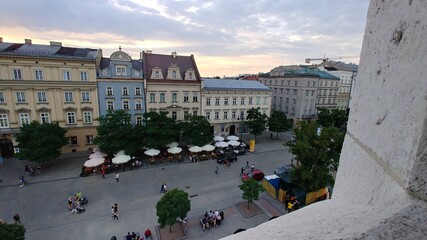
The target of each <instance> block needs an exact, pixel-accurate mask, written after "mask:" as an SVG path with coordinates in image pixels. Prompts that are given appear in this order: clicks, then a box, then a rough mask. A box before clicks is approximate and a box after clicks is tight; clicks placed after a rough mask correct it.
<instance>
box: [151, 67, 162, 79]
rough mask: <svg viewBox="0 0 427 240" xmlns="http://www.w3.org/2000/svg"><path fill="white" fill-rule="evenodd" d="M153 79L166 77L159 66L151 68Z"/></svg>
mask: <svg viewBox="0 0 427 240" xmlns="http://www.w3.org/2000/svg"><path fill="white" fill-rule="evenodd" d="M151 79H164V77H163V73H162V69H161V68H159V67H155V68H153V70H151Z"/></svg>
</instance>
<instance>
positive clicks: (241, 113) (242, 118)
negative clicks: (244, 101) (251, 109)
mask: <svg viewBox="0 0 427 240" xmlns="http://www.w3.org/2000/svg"><path fill="white" fill-rule="evenodd" d="M240 120H245V112H244V111H240Z"/></svg>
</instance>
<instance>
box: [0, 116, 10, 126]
mask: <svg viewBox="0 0 427 240" xmlns="http://www.w3.org/2000/svg"><path fill="white" fill-rule="evenodd" d="M8 127H9V120H8V119H7V114H0V128H8Z"/></svg>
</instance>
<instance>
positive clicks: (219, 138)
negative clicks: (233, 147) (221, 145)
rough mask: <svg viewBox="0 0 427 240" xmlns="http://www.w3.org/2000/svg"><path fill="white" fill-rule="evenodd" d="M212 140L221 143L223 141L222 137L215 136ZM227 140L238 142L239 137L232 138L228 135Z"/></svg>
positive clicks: (232, 136)
mask: <svg viewBox="0 0 427 240" xmlns="http://www.w3.org/2000/svg"><path fill="white" fill-rule="evenodd" d="M213 139H214V141H215V142H222V141H224V137H221V136H215V137H214V138H213ZM227 140H228V141H238V140H239V137H237V136H234V135H230V136H227Z"/></svg>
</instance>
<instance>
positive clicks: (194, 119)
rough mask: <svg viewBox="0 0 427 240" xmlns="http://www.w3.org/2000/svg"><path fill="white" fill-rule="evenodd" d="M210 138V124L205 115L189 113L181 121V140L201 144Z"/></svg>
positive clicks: (211, 136)
mask: <svg viewBox="0 0 427 240" xmlns="http://www.w3.org/2000/svg"><path fill="white" fill-rule="evenodd" d="M212 138H213V134H212V131H211V126H210V123H209V121H208V120H207V119H206V117H204V116H198V115H189V116H188V117H187V118H186V119H185V120H184V122H183V123H182V140H184V141H185V142H186V143H191V144H194V145H197V146H202V145H205V144H206V143H208V142H209V141H211V140H212Z"/></svg>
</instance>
